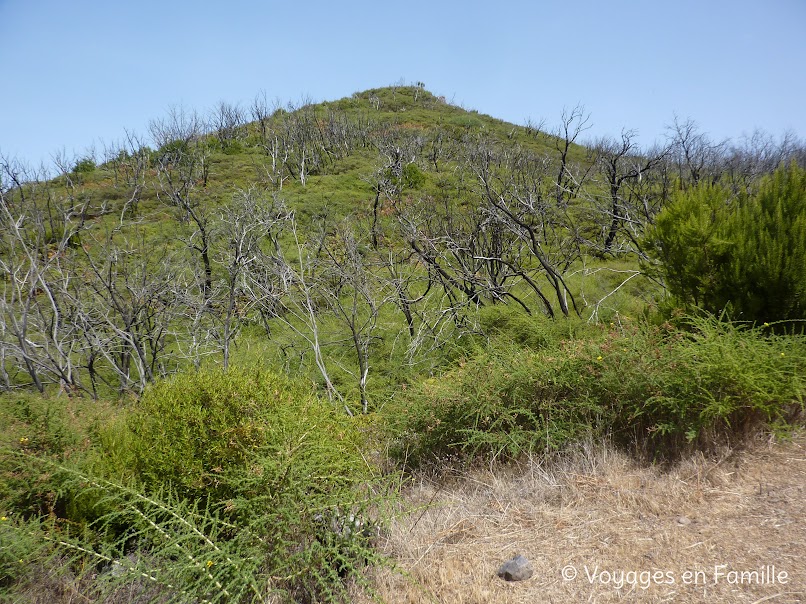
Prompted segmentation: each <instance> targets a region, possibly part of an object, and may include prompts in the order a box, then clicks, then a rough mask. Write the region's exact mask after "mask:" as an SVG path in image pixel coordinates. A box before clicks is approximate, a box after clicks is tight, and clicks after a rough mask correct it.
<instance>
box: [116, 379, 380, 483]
mask: <svg viewBox="0 0 806 604" xmlns="http://www.w3.org/2000/svg"><path fill="white" fill-rule="evenodd" d="M129 425H130V430H131V433H132V442H131V444H130V449H131V450H132V451H133V453H134V456H135V460H134V468H135V469H136V474H137V476H138V477H139V478H140V479H142V480H143V481H145V482H146V484H151V485H166V484H168V485H170V486H171V487H172V488H173V489H175V490H176V491H178V492H179V493H181V494H183V495H187V496H190V497H193V498H200V497H205V498H210V497H212V498H214V499H222V498H228V497H233V496H236V495H244V494H249V493H256V492H261V493H263V494H264V495H265V496H266V497H275V496H276V497H282V496H284V495H285V494H287V493H293V496H303V495H304V494H307V495H313V494H314V493H327V492H331V491H338V490H343V489H345V488H350V487H352V486H354V485H355V484H357V483H360V482H361V481H362V480H364V479H365V478H367V477H368V474H369V473H370V470H369V468H368V467H367V464H366V462H365V461H364V459H363V457H362V455H361V447H360V438H359V432H358V431H357V430H356V429H355V428H354V426H353V425H352V424H351V423H350V420H349V418H347V417H345V416H344V414H343V413H341V412H339V410H337V409H336V408H335V407H333V406H332V405H330V404H329V403H327V402H325V401H322V400H320V399H319V398H317V397H316V396H315V394H314V392H313V389H312V387H311V386H310V385H309V384H307V383H304V382H295V381H292V380H289V379H288V378H285V377H283V376H280V375H276V374H273V373H268V372H266V373H262V372H257V371H253V372H248V371H240V370H232V371H229V372H220V371H210V372H199V373H190V374H181V375H177V376H175V377H174V378H172V379H169V380H165V381H162V382H159V383H157V384H155V385H154V386H152V387H151V388H149V389H148V390H146V392H145V393H144V395H143V397H142V399H141V401H140V403H139V406H138V408H137V410H136V411H135V413H134V414H133V415H132V416H131V418H130V422H129Z"/></svg>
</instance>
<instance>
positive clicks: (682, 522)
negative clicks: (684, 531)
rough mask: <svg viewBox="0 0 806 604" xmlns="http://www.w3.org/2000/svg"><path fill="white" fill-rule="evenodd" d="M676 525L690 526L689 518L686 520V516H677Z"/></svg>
mask: <svg viewBox="0 0 806 604" xmlns="http://www.w3.org/2000/svg"><path fill="white" fill-rule="evenodd" d="M677 524H679V525H680V526H688V525H689V524H691V518H688V517H686V516H678V517H677Z"/></svg>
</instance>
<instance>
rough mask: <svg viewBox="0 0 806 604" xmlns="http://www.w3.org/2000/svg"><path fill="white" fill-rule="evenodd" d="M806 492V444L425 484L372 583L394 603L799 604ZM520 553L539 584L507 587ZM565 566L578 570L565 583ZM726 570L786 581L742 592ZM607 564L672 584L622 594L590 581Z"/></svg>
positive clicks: (416, 485) (527, 466) (595, 456)
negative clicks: (502, 571) (510, 562)
mask: <svg viewBox="0 0 806 604" xmlns="http://www.w3.org/2000/svg"><path fill="white" fill-rule="evenodd" d="M805 485H806V435H804V434H801V435H799V436H797V437H796V438H794V439H793V440H792V441H790V442H785V443H772V442H769V441H760V440H759V441H756V442H754V443H752V444H751V445H749V446H748V447H746V448H745V449H744V450H742V451H726V452H724V453H723V454H722V455H720V456H718V457H713V458H704V457H702V456H698V457H694V458H690V459H687V460H685V461H684V462H682V463H680V464H678V465H677V466H676V467H674V468H671V469H668V468H667V469H660V468H656V467H641V466H639V465H637V464H636V463H634V462H633V461H631V460H630V459H629V458H628V457H626V456H624V455H622V454H620V453H617V452H614V451H612V450H611V449H607V448H603V447H593V446H584V447H580V448H579V450H578V451H576V452H575V453H574V454H571V455H568V456H566V457H564V458H562V459H558V460H554V461H552V462H541V461H540V460H537V459H535V460H532V461H530V462H528V463H524V464H522V466H520V467H517V468H509V469H500V468H498V469H492V470H486V471H481V470H474V471H471V472H467V473H464V474H463V475H461V476H457V477H454V478H449V479H447V480H446V479H444V478H443V479H441V480H439V481H436V480H429V479H426V478H424V477H420V478H419V479H418V480H416V481H414V482H413V484H411V485H410V486H409V488H408V489H407V490H406V492H405V501H406V502H407V505H408V506H409V509H408V511H407V513H406V514H404V515H401V516H400V517H399V518H398V520H397V521H396V522H395V523H394V525H393V526H392V527H391V530H390V532H389V534H388V536H387V538H386V541H385V543H384V544H383V548H384V549H385V550H386V552H387V553H388V554H390V555H391V556H392V557H393V558H394V559H395V560H396V561H397V562H398V565H399V569H398V570H397V571H394V570H386V569H384V570H378V571H374V576H373V581H374V582H375V585H376V589H377V592H378V593H377V596H378V597H379V598H380V599H381V600H383V601H384V602H389V603H399V602H411V603H413V602H439V603H441V604H442V603H444V604H448V603H454V602H455V603H470V602H496V603H516V602H529V603H535V602H556V603H560V602H574V603H579V602H615V601H632V602H635V601H640V602H673V601H674V602H742V603H760V602H776V603H782V602H802V601H806V561H804V552H806V522H804V518H806V503H805V502H804V486H805ZM516 554H523V555H525V556H526V557H527V558H529V559H530V560H531V561H532V564H533V566H534V569H535V573H534V575H533V576H532V578H531V579H529V580H527V581H523V582H520V583H506V582H504V581H502V580H500V579H498V578H497V577H496V570H497V568H498V566H499V565H500V564H501V563H502V562H504V561H505V560H507V559H509V558H511V557H513V556H515V555H516ZM569 565H570V566H573V567H574V568H575V569H576V571H577V573H578V574H577V577H576V579H574V580H570V581H567V580H564V579H563V577H562V574H561V573H562V569H563V568H564V567H567V566H569ZM718 565H726V566H725V567H724V568H722V569H721V572H722V573H728V572H730V571H740V572H741V571H759V570H761V569H765V568H766V567H767V566H770V567H771V566H773V565H774V567H775V573H776V574H777V573H780V572H782V571H785V572H786V573H787V574H788V578H787V581H788V582H787V583H786V584H783V583H772V582H771V581H772V580H771V579H767V578H764V579H762V578H761V577H758V578H756V577H750V579H751V580H753V579H755V584H747V582H745V584H736V583H735V582H731V579H733V578H734V577H732V576H724V575H720V576H716V575H715V567H716V566H718ZM586 567H587V571H586ZM597 567H598V569H599V570H604V571H610V572H620V571H624V572H627V571H637V572H638V573H640V572H642V571H648V573H654V572H656V571H661V573H663V574H662V576H661V577H660V578H659V581H654V582H653V581H652V580H651V578H650V577H649V576H648V574H645V575H644V576H641V575H637V576H635V577H632V576H628V577H627V581H625V584H624V585H623V586H621V587H620V588H619V587H617V586H616V585H615V584H614V582H613V581H610V582H607V581H606V579H607V576H606V575H605V576H601V577H600V578H598V579H594V580H591V579H589V578H588V576H587V575H588V574H589V573H593V572H594V569H595V568H597ZM686 571H691V573H692V575H691V576H687V575H685V574H684V573H685V572H686ZM697 571H702V574H701V575H694V573H696V572H697ZM665 573H669V574H668V575H667V574H665ZM613 578H614V580H615V578H616V576H615V575H614V577H613ZM630 579H632V584H629V582H630ZM685 580H688V582H689V584H685V582H684V581H685ZM642 581H643V582H644V586H643V587H642V585H641V583H642ZM671 581H673V583H671ZM745 581H747V579H745ZM636 583H637V584H636Z"/></svg>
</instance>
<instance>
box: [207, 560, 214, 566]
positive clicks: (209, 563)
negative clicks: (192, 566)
mask: <svg viewBox="0 0 806 604" xmlns="http://www.w3.org/2000/svg"><path fill="white" fill-rule="evenodd" d="M212 565H213V561H212V560H208V561H207V568H210V567H211V566H212Z"/></svg>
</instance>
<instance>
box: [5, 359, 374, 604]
mask: <svg viewBox="0 0 806 604" xmlns="http://www.w3.org/2000/svg"><path fill="white" fill-rule="evenodd" d="M30 434H31V436H33V433H30ZM97 440H98V441H99V443H100V449H101V450H99V451H98V454H97V455H95V456H89V457H85V458H82V459H80V460H75V461H74V460H68V459H62V458H60V457H58V456H53V455H47V454H43V453H45V451H40V450H39V448H34V447H33V446H30V447H28V446H27V445H28V444H29V442H28V441H26V443H25V444H26V447H17V448H16V450H9V451H7V453H6V454H5V455H4V459H5V461H8V467H9V471H10V472H11V471H12V469H13V472H14V473H15V474H18V475H25V476H29V477H42V480H43V481H45V482H44V483H43V484H47V485H50V487H49V488H50V489H51V494H50V495H47V496H48V497H49V498H50V500H51V501H60V502H61V504H60V505H58V506H50V507H49V508H48V509H42V510H39V511H38V513H37V511H36V510H34V511H33V513H29V514H28V515H27V516H26V517H24V516H23V515H21V514H19V513H17V509H18V508H15V500H14V498H13V497H11V496H10V495H11V494H10V493H6V492H2V491H0V495H2V497H0V513H2V514H3V516H4V517H6V518H11V520H13V522H12V521H11V520H10V521H7V520H3V523H6V524H4V525H3V526H0V537H3V538H5V536H8V538H9V541H10V542H11V543H13V544H14V547H13V548H11V549H9V553H8V555H3V556H0V581H3V580H5V581H7V582H9V583H10V582H14V581H23V580H25V577H24V575H25V573H23V572H22V571H21V570H20V568H24V567H25V565H24V564H22V563H20V562H19V560H21V559H22V560H23V561H24V562H25V564H27V565H28V566H29V567H33V566H32V564H33V563H34V562H36V563H37V564H39V563H44V564H46V565H48V564H49V565H52V567H53V568H58V569H59V571H58V572H59V573H66V574H67V576H74V577H77V579H76V582H78V581H79V580H81V581H85V580H88V581H89V583H88V585H89V587H88V589H90V590H91V591H88V592H87V593H88V594H91V595H92V599H93V600H94V601H95V600H97V601H101V600H103V599H104V598H106V597H112V596H110V595H109V594H110V593H112V592H114V590H116V589H122V588H123V587H124V586H127V585H130V584H132V582H134V581H140V580H146V582H147V584H148V585H152V586H156V587H157V588H158V594H159V595H160V597H163V598H164V599H166V601H167V598H168V597H169V596H170V597H173V598H175V599H176V601H191V600H192V601H196V600H200V599H203V600H205V601H210V602H233V601H238V602H252V601H256V602H262V601H266V600H267V599H271V600H274V599H276V600H277V601H310V602H313V601H344V600H345V599H346V593H347V592H346V587H345V585H346V583H345V579H346V578H352V579H353V580H354V581H357V582H358V583H359V584H363V583H365V581H364V579H363V574H362V572H361V570H362V567H363V565H365V564H366V563H367V562H372V561H378V560H379V556H378V554H376V553H375V551H374V549H373V544H372V536H373V534H374V531H375V529H374V527H375V526H377V518H378V511H377V508H378V505H377V504H378V501H379V499H380V498H381V497H382V496H383V495H385V492H383V490H382V489H381V488H380V483H379V481H378V480H377V479H376V476H375V475H374V472H373V470H372V468H371V467H370V466H369V465H368V463H367V461H366V460H365V458H364V456H363V455H362V449H361V445H362V443H363V437H362V435H361V433H360V431H359V427H358V426H356V425H354V424H353V423H352V420H351V419H350V418H348V417H346V416H345V415H344V414H343V413H342V412H340V411H338V410H337V409H335V408H334V407H333V406H331V405H330V404H329V403H327V402H325V401H322V400H320V399H318V398H317V397H316V396H315V395H314V393H313V392H312V389H311V387H310V386H309V385H307V384H304V383H301V382H294V381H291V380H289V379H287V378H284V377H281V376H278V375H275V374H272V373H268V372H258V371H238V370H230V371H229V372H221V371H209V372H199V373H189V374H181V375H177V376H175V377H174V378H173V379H171V380H168V381H164V382H159V383H156V384H154V385H152V386H151V387H150V388H149V389H147V390H146V392H145V393H144V395H143V397H142V399H141V400H140V401H138V403H137V404H136V405H135V408H134V410H133V411H131V412H130V413H129V415H128V417H127V418H126V419H124V420H120V419H118V420H115V422H114V423H109V424H107V425H106V426H105V427H102V428H99V429H98V437H97ZM30 444H31V445H33V438H31V441H30ZM17 487H18V488H19V489H20V490H23V487H22V486H21V485H17ZM28 490H30V491H31V492H40V489H36V490H35V489H28ZM2 531H5V532H2ZM31 543H39V544H45V550H46V551H45V550H43V548H42V547H38V548H33V547H31ZM12 558H13V559H12ZM48 560H49V561H50V562H47V561H48ZM43 561H45V562H43ZM15 564H16V565H20V566H16V565H15ZM110 565H113V566H115V572H114V573H110V572H109V568H110ZM98 570H100V571H102V572H103V575H102V576H101V577H99V578H98V580H95V579H92V576H93V575H92V573H93V572H97V571H98ZM0 588H2V586H1V585H0Z"/></svg>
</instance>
